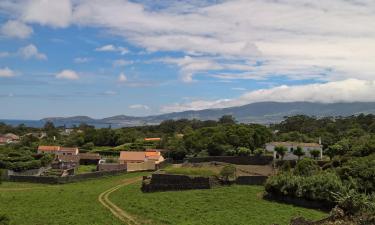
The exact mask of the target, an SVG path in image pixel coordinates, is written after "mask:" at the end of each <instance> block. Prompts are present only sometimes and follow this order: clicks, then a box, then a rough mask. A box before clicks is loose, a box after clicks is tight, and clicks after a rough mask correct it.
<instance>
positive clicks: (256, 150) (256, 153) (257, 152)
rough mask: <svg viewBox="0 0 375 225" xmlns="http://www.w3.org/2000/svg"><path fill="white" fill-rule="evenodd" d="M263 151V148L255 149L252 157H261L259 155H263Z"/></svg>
mask: <svg viewBox="0 0 375 225" xmlns="http://www.w3.org/2000/svg"><path fill="white" fill-rule="evenodd" d="M264 151H265V150H264V149H263V148H257V149H255V150H254V155H256V156H261V155H263V154H264Z"/></svg>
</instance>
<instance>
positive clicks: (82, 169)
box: [77, 165, 96, 174]
mask: <svg viewBox="0 0 375 225" xmlns="http://www.w3.org/2000/svg"><path fill="white" fill-rule="evenodd" d="M95 170H96V165H79V166H78V169H77V174H81V173H91V172H93V171H95Z"/></svg>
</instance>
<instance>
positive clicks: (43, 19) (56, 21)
mask: <svg viewBox="0 0 375 225" xmlns="http://www.w3.org/2000/svg"><path fill="white" fill-rule="evenodd" d="M18 4H19V8H18V10H17V11H18V14H19V17H20V19H22V20H23V21H26V22H29V23H38V24H41V25H47V26H51V27H67V26H68V25H70V22H71V19H72V2H71V1H70V0H58V1H51V0H26V1H22V2H18Z"/></svg>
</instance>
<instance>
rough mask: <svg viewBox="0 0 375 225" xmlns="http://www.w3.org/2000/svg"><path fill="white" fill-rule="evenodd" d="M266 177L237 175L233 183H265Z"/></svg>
mask: <svg viewBox="0 0 375 225" xmlns="http://www.w3.org/2000/svg"><path fill="white" fill-rule="evenodd" d="M267 178H268V177H267V176H239V177H237V179H236V182H235V183H236V184H240V185H263V184H264V183H266V180H267Z"/></svg>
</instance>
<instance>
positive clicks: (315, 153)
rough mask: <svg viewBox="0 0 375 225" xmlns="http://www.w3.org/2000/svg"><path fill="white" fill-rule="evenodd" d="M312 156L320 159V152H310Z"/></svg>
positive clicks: (314, 150) (315, 150) (317, 150)
mask: <svg viewBox="0 0 375 225" xmlns="http://www.w3.org/2000/svg"><path fill="white" fill-rule="evenodd" d="M310 155H311V156H312V157H313V158H314V159H317V158H319V157H320V150H319V149H313V150H311V151H310Z"/></svg>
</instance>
